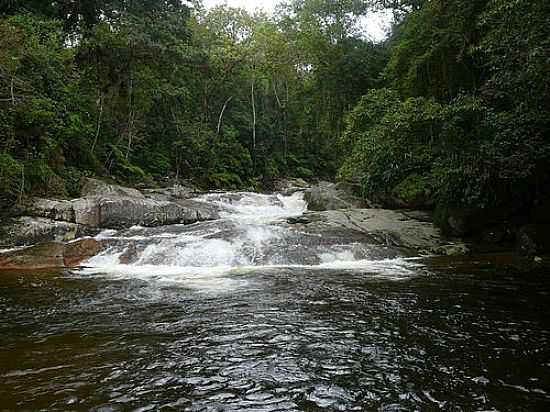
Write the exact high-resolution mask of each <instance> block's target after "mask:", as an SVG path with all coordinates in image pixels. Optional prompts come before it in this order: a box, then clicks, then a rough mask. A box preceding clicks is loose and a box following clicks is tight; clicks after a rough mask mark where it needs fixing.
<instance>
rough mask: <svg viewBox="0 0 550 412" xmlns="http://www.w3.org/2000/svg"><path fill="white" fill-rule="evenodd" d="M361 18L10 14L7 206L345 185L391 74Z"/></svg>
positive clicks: (313, 6) (77, 9) (164, 2)
mask: <svg viewBox="0 0 550 412" xmlns="http://www.w3.org/2000/svg"><path fill="white" fill-rule="evenodd" d="M352 3H353V2H349V4H346V6H345V8H344V9H342V8H340V7H336V6H339V2H336V1H333V2H330V1H322V2H320V1H313V0H307V1H295V2H293V3H290V4H287V5H286V7H283V8H281V10H280V12H279V13H277V15H276V16H274V17H268V16H266V15H263V14H256V15H254V16H252V15H249V14H248V13H247V12H245V11H244V10H241V9H232V8H230V7H226V6H225V7H218V8H214V9H211V10H209V11H206V10H204V9H203V8H202V6H201V5H200V3H195V7H194V8H190V7H189V6H187V5H184V4H183V3H182V2H180V1H176V0H140V1H132V2H126V1H117V0H94V1H89V2H74V1H58V2H43V1H7V2H2V9H1V10H0V12H1V13H2V18H1V19H0V91H1V92H0V139H1V141H0V142H1V143H0V154H1V156H2V157H1V159H2V162H1V163H2V165H1V170H2V173H1V180H2V184H1V186H2V199H3V201H5V202H12V201H13V199H21V198H22V195H24V194H32V195H56V196H69V195H74V194H76V192H77V191H78V180H79V178H80V177H81V176H83V175H98V176H104V177H110V178H113V179H115V180H118V181H121V182H124V183H129V184H139V183H144V184H151V183H153V181H154V180H157V181H160V180H164V179H166V178H172V179H178V180H193V181H194V183H196V184H198V185H201V186H203V187H205V188H218V187H221V188H243V187H256V188H262V187H263V188H269V186H270V185H271V183H272V182H273V179H275V178H277V177H279V176H285V175H293V176H302V177H306V178H308V177H312V176H326V177H330V176H332V175H334V174H335V172H336V170H337V168H338V165H339V163H338V162H339V157H338V150H335V142H336V139H337V137H338V135H339V133H340V131H341V130H342V118H343V115H344V113H345V111H346V110H347V109H349V108H350V107H352V106H353V104H354V103H355V102H356V101H357V98H358V97H359V96H361V95H362V94H364V93H366V92H367V91H368V90H369V89H370V88H372V87H374V86H375V85H376V84H377V82H378V77H379V76H378V74H379V73H380V72H381V70H382V69H383V67H384V65H385V61H386V59H385V54H384V50H383V47H382V46H377V45H374V44H373V43H371V42H367V41H364V40H362V39H361V38H360V37H359V34H358V33H356V32H354V21H355V20H356V19H357V18H358V14H353V15H352V14H350V13H351V12H353V11H354V10H353V8H352V7H353V4H352ZM357 67H363V68H364V70H361V71H357V70H355V68H357Z"/></svg>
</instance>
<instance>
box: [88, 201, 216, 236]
mask: <svg viewBox="0 0 550 412" xmlns="http://www.w3.org/2000/svg"><path fill="white" fill-rule="evenodd" d="M98 209H99V213H98V215H99V222H97V223H98V226H99V227H101V228H113V229H117V228H125V227H130V226H134V225H143V226H163V225H171V224H191V223H195V222H199V221H205V220H215V219H218V218H219V215H218V213H217V212H216V211H214V210H212V208H211V207H209V205H207V204H206V203H204V202H194V201H189V200H187V201H182V202H181V203H175V202H159V201H156V200H151V199H136V198H128V197H118V198H108V199H100V200H99V204H98ZM94 212H95V210H92V214H93V213H94Z"/></svg>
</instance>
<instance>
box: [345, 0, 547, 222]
mask: <svg viewBox="0 0 550 412" xmlns="http://www.w3.org/2000/svg"><path fill="white" fill-rule="evenodd" d="M549 16H550V3H548V2H547V1H542V0H535V1H527V0H491V1H488V0H475V1H462V0H451V1H443V0H432V1H429V2H424V3H423V4H421V5H419V7H416V8H412V7H410V8H409V9H408V10H405V11H404V12H403V14H401V16H400V19H399V21H398V22H397V23H396V26H395V28H394V30H393V34H392V35H391V37H390V39H389V40H388V45H387V46H388V51H389V54H390V57H389V62H388V64H387V66H386V68H385V70H384V79H385V87H386V88H384V89H379V90H373V91H371V92H369V93H368V94H367V95H366V96H364V97H363V98H362V99H361V100H360V102H359V103H358V105H357V106H356V107H355V108H354V109H353V110H352V111H351V112H350V114H349V116H348V117H347V121H346V130H345V133H344V136H343V143H344V145H345V147H346V148H347V155H346V158H345V161H344V165H343V167H342V169H341V170H340V174H341V175H342V176H344V177H347V178H356V179H360V180H361V181H362V187H363V189H364V192H365V193H364V194H365V195H366V196H368V197H371V198H377V199H379V200H381V201H382V202H384V201H386V200H387V199H388V198H391V197H392V196H395V195H396V194H399V193H401V192H405V193H404V195H405V197H409V198H418V195H419V193H424V194H426V193H427V194H428V196H425V197H427V199H424V200H427V201H428V202H427V204H426V206H428V207H431V206H433V203H436V204H437V206H438V208H439V210H440V211H443V213H439V214H438V216H440V217H441V218H442V222H441V223H444V219H445V213H444V210H445V209H446V208H449V207H452V208H456V207H459V208H466V209H467V208H474V209H488V210H489V209H491V208H493V209H494V208H502V207H506V208H508V209H510V212H511V213H525V212H528V211H529V210H530V209H532V208H533V206H534V205H537V204H542V203H545V202H548V199H547V196H548V195H547V189H546V190H545V189H544V186H545V182H546V183H547V182H548V176H549V174H550V136H549V133H550V76H549V72H548V69H549V67H550V66H549V62H550V60H549V59H550V18H549ZM405 189H406V190H405ZM420 197H422V196H420ZM546 204H547V203H546Z"/></svg>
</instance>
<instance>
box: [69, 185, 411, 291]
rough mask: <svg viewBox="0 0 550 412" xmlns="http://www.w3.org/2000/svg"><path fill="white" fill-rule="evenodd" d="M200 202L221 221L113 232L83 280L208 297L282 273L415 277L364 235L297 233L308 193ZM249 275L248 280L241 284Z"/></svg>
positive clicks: (404, 262) (302, 228)
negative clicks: (294, 221)
mask: <svg viewBox="0 0 550 412" xmlns="http://www.w3.org/2000/svg"><path fill="white" fill-rule="evenodd" d="M194 200H197V201H201V202H207V203H209V204H210V205H215V206H216V207H218V208H219V211H220V216H221V219H220V220H217V221H212V222H202V223H196V224H193V225H187V226H185V225H173V226H165V227H159V228H145V227H141V226H136V227H133V228H131V229H128V230H122V231H114V230H107V231H104V232H102V233H100V234H99V235H98V236H97V238H98V239H101V240H102V241H106V242H108V243H109V245H110V247H109V248H108V249H107V250H106V251H105V252H104V253H102V254H101V255H98V256H96V257H94V258H92V259H91V260H89V261H88V262H86V263H85V266H86V268H85V269H83V270H81V271H80V272H79V273H81V274H84V275H92V274H93V275H102V276H109V277H112V278H121V279H126V278H138V279H142V280H145V281H149V282H159V283H167V284H177V285H182V286H184V287H190V288H194V289H198V290H201V291H223V290H228V289H234V288H237V287H240V286H243V285H246V284H248V280H246V279H245V278H246V276H242V275H243V274H246V273H250V272H259V271H261V272H262V273H266V272H269V271H274V270H296V271H304V270H309V271H311V270H321V271H325V270H331V271H339V272H345V271H349V270H352V271H362V272H365V273H368V274H370V275H371V276H382V277H384V278H393V279H402V278H405V277H410V276H411V275H413V274H414V273H415V265H414V263H413V262H412V261H410V260H408V259H404V258H400V257H391V258H390V256H394V255H391V254H387V253H386V251H385V248H381V247H380V245H373V244H368V243H364V242H362V241H361V239H358V237H357V235H355V236H350V235H349V234H347V233H335V232H323V231H319V230H314V229H310V227H309V226H308V225H290V224H288V223H287V219H288V218H290V217H297V216H300V215H302V214H303V213H304V212H305V211H306V209H307V204H306V202H305V201H304V199H303V194H302V193H295V194H293V195H291V196H283V195H281V194H273V195H264V194H255V193H214V194H212V193H211V194H207V195H203V196H200V197H198V198H196V199H194ZM239 275H241V276H239Z"/></svg>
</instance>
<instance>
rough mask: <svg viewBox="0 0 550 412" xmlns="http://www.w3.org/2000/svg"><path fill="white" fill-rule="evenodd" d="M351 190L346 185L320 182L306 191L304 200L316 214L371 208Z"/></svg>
mask: <svg viewBox="0 0 550 412" xmlns="http://www.w3.org/2000/svg"><path fill="white" fill-rule="evenodd" d="M351 189H352V188H351V187H350V186H349V185H348V184H345V183H338V184H335V183H330V182H319V183H318V184H317V185H315V186H313V187H311V188H309V189H307V190H306V191H305V194H304V199H305V200H306V202H307V204H308V209H309V210H312V211H316V212H322V211H325V210H338V209H360V208H364V207H369V206H370V205H369V204H368V202H367V201H365V200H364V199H362V198H360V197H358V196H355V195H354V194H353V193H352V190H351Z"/></svg>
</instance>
